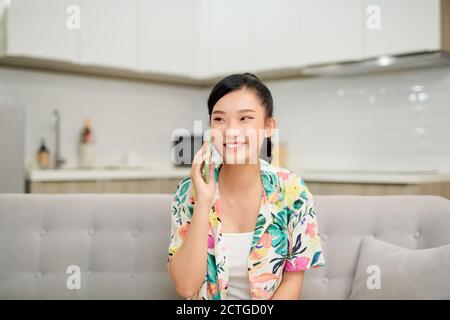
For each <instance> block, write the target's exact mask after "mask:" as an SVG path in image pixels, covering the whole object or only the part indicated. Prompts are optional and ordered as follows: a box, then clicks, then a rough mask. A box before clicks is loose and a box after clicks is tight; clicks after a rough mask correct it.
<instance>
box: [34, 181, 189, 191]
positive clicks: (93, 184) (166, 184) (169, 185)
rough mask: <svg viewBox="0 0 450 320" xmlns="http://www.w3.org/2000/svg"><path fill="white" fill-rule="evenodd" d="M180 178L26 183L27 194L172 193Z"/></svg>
mask: <svg viewBox="0 0 450 320" xmlns="http://www.w3.org/2000/svg"><path fill="white" fill-rule="evenodd" d="M179 182H180V178H158V179H138V180H132V179H131V180H88V181H28V183H27V192H29V193H172V192H174V191H175V188H176V186H177V184H178V183H179Z"/></svg>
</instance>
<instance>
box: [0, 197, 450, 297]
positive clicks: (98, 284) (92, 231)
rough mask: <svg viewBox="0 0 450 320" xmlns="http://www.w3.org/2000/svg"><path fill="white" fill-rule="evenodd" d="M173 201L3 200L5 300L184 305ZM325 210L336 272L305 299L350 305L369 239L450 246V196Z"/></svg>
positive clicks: (362, 201)
mask: <svg viewBox="0 0 450 320" xmlns="http://www.w3.org/2000/svg"><path fill="white" fill-rule="evenodd" d="M170 200H171V195H170V194H148V195H142V194H141V195H130V194H101V195H99V194H97V195H93V194H72V195H38V194H36V195H24V194H3V195H0V298H1V299H19V298H21V299H51V298H57V299H179V297H178V296H177V294H176V293H175V290H174V287H173V285H172V283H171V281H170V279H169V276H168V274H167V271H166V258H167V247H168V244H169V237H170ZM315 203H316V209H317V216H318V223H319V232H320V236H321V238H322V244H323V249H324V255H325V259H326V266H325V267H322V268H318V269H314V270H309V271H307V273H306V276H305V282H304V288H303V294H302V298H303V299H347V298H348V297H349V295H350V292H351V287H352V280H353V277H354V275H355V269H356V264H357V258H358V254H359V249H360V245H361V240H362V238H363V237H364V236H366V235H373V236H375V237H376V238H378V239H381V240H384V241H386V242H389V243H392V244H396V245H399V246H402V247H406V248H411V249H421V248H432V247H437V246H441V245H444V244H449V243H450V201H448V200H446V199H444V198H440V197H432V196H423V197H420V196H393V197H362V196H316V197H315ZM69 266H73V267H72V268H74V269H70V267H69ZM78 268H79V269H78ZM73 270H75V271H80V277H79V278H78V280H79V281H78V280H77V279H75V278H73V275H71V274H69V273H67V271H69V272H72V271H73ZM78 285H79V288H78Z"/></svg>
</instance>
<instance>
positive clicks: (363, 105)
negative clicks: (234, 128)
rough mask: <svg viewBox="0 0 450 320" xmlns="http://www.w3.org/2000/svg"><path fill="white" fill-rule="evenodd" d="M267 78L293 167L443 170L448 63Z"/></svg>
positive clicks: (449, 104) (448, 121)
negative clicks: (396, 69) (365, 72)
mask: <svg viewBox="0 0 450 320" xmlns="http://www.w3.org/2000/svg"><path fill="white" fill-rule="evenodd" d="M267 85H268V86H269V88H270V89H271V91H272V94H273V96H274V101H275V113H276V115H275V116H276V117H277V119H278V125H279V128H280V140H281V142H285V143H286V145H287V146H288V163H289V164H290V165H291V164H292V166H293V167H295V168H298V169H336V170H388V171H389V170H402V171H404V170H439V171H450V67H438V68H436V67H433V68H422V69H415V70H408V71H401V72H400V71H399V72H392V73H378V74H371V75H355V76H342V77H316V78H307V79H289V80H278V81H271V82H268V83H267ZM416 85H421V86H422V87H423V92H422V93H420V94H419V98H417V97H416V98H417V99H414V98H413V99H410V95H411V93H412V92H413V93H414V90H416V89H417V88H415V89H413V87H414V86H416ZM416 96H417V93H416Z"/></svg>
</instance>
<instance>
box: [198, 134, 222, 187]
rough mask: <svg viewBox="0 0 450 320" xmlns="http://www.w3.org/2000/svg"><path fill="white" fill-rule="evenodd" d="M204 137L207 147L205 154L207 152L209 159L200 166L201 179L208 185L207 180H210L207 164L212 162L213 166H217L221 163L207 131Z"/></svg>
mask: <svg viewBox="0 0 450 320" xmlns="http://www.w3.org/2000/svg"><path fill="white" fill-rule="evenodd" d="M205 135H206V142H207V146H206V148H207V151H206V152H209V155H210V158H209V159H206V160H205V162H204V163H203V166H202V177H203V180H204V181H205V182H206V183H209V179H210V178H211V177H210V176H209V164H210V161H211V160H212V161H213V162H214V165H218V164H219V163H220V162H221V158H220V156H219V153H218V152H217V150H216V148H215V147H214V144H213V142H212V140H211V136H210V134H209V131H207V132H206V133H205Z"/></svg>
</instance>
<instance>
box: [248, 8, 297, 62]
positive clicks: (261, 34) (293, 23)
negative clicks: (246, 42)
mask: <svg viewBox="0 0 450 320" xmlns="http://www.w3.org/2000/svg"><path fill="white" fill-rule="evenodd" d="M300 17H301V15H300V1H298V0H285V1H283V5H280V2H279V1H277V0H253V1H252V8H251V17H250V18H249V19H250V20H251V21H252V23H251V35H252V38H253V39H252V48H251V53H252V57H251V59H252V61H253V64H252V66H250V65H249V69H250V67H252V69H254V70H255V71H261V70H274V69H278V68H292V67H296V66H299V65H300V49H301V48H300Z"/></svg>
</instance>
